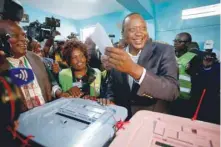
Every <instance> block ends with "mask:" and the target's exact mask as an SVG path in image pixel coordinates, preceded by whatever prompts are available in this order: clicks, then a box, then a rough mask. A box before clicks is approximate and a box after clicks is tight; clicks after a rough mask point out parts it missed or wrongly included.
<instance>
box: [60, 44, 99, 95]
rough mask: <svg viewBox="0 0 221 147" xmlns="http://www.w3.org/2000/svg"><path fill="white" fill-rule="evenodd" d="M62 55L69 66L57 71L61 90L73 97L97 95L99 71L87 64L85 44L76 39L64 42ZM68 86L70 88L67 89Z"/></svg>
mask: <svg viewBox="0 0 221 147" xmlns="http://www.w3.org/2000/svg"><path fill="white" fill-rule="evenodd" d="M64 57H65V60H66V62H67V64H68V65H69V68H67V69H63V70H62V71H61V72H60V73H59V83H60V85H61V87H62V90H63V91H66V92H67V93H69V94H70V95H72V96H74V97H81V96H82V95H89V96H91V97H99V95H100V85H101V72H100V71H99V70H98V69H96V68H91V67H89V66H88V53H87V47H86V46H85V44H83V43H82V42H80V41H78V40H70V41H68V42H66V44H65V47H64ZM72 87H74V88H72ZM70 88H72V90H69V89H70Z"/></svg>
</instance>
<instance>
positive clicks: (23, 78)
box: [9, 68, 34, 87]
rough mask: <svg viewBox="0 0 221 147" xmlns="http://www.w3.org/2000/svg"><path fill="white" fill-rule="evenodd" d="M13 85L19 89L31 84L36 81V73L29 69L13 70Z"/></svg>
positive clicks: (11, 71)
mask: <svg viewBox="0 0 221 147" xmlns="http://www.w3.org/2000/svg"><path fill="white" fill-rule="evenodd" d="M9 75H10V78H11V80H12V83H14V84H15V85H17V86H18V87H21V86H24V85H27V84H29V83H30V82H32V81H33V80H34V73H33V72H32V70H31V69H29V68H13V69H10V70H9Z"/></svg>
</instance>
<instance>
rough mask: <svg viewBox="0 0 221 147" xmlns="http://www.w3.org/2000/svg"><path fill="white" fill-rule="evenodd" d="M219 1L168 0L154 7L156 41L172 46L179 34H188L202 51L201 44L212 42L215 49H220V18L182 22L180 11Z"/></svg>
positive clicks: (204, 18)
mask: <svg viewBox="0 0 221 147" xmlns="http://www.w3.org/2000/svg"><path fill="white" fill-rule="evenodd" d="M217 3H219V0H185V1H181V0H170V1H167V2H164V3H160V4H157V5H155V12H156V13H155V20H156V39H157V40H162V41H165V42H168V43H170V44H173V42H172V40H173V39H174V38H175V36H176V34H178V33H180V32H189V33H190V34H191V35H192V38H193V41H197V42H198V43H199V45H200V48H201V49H203V42H204V41H205V40H208V39H212V40H214V43H215V44H214V46H215V48H216V49H218V50H219V49H220V16H210V17H203V18H196V19H187V20H182V19H181V16H182V10H183V9H188V8H194V7H200V6H206V5H210V4H217Z"/></svg>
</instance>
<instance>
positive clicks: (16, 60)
mask: <svg viewBox="0 0 221 147" xmlns="http://www.w3.org/2000/svg"><path fill="white" fill-rule="evenodd" d="M7 60H8V61H9V62H10V63H11V64H12V65H13V66H14V67H18V66H19V62H20V61H22V62H23V63H24V61H25V56H22V57H20V58H13V57H8V58H7Z"/></svg>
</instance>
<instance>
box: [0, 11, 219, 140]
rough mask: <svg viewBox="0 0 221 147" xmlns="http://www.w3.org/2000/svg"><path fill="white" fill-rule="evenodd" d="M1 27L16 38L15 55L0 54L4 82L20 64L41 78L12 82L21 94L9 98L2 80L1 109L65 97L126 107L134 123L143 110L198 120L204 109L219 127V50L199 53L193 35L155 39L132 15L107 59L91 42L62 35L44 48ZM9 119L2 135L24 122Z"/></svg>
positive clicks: (14, 28) (205, 117)
mask: <svg viewBox="0 0 221 147" xmlns="http://www.w3.org/2000/svg"><path fill="white" fill-rule="evenodd" d="M0 24H1V26H3V25H4V26H5V27H3V28H1V29H3V30H4V32H5V33H6V34H10V38H9V39H8V42H9V43H10V48H9V53H10V54H6V53H4V52H2V51H0V67H1V68H0V75H1V77H3V78H5V79H7V81H8V83H10V77H9V74H8V71H9V70H10V69H12V68H18V67H26V68H30V69H32V71H33V73H34V81H32V82H31V83H29V84H27V85H25V86H22V87H16V85H13V84H12V83H10V84H11V85H13V87H12V86H9V87H11V88H9V89H12V92H13V93H17V94H9V93H10V92H9V91H11V90H9V89H8V88H4V86H5V85H4V82H0V96H1V103H0V104H1V105H2V104H5V103H7V104H10V99H9V98H8V96H10V97H13V98H12V99H16V100H18V101H20V103H19V108H20V109H19V110H17V109H16V114H17V115H19V113H20V112H24V111H27V110H29V109H32V108H34V107H37V106H40V105H43V104H45V103H47V102H50V101H53V100H55V99H58V98H61V97H64V98H87V99H93V100H97V101H98V102H99V103H101V104H104V105H110V104H115V105H120V106H123V107H125V108H127V110H128V117H127V120H129V119H130V118H131V117H132V116H133V115H134V114H135V113H136V112H137V111H139V110H149V111H155V112H161V113H167V114H172V115H177V116H181V117H187V118H192V117H193V115H194V114H195V111H196V108H197V106H198V105H199V104H200V110H199V113H198V119H199V120H202V121H207V122H212V123H217V124H219V123H220V111H219V109H220V83H219V81H220V63H219V60H218V59H217V58H216V54H214V53H213V52H212V49H209V50H207V51H205V52H203V51H200V49H199V46H198V44H197V43H196V42H193V41H192V37H191V35H190V34H189V33H186V32H183V33H180V34H178V35H177V36H175V39H174V46H171V45H168V44H166V43H159V42H158V41H154V40H152V39H151V38H150V37H149V35H148V32H147V26H146V22H145V20H144V19H143V18H142V16H141V15H140V14H138V13H131V14H129V15H127V16H126V17H125V19H124V20H123V23H122V32H121V33H122V40H121V41H119V42H117V43H115V44H114V47H107V48H106V50H105V55H101V54H100V52H99V51H98V49H97V48H96V44H95V43H94V42H93V41H92V40H91V38H90V37H89V38H87V39H86V41H85V42H84V43H83V42H81V41H80V40H78V39H77V38H71V39H64V40H59V41H56V40H55V37H56V36H57V35H60V33H61V34H62V32H60V33H59V32H57V33H56V34H55V36H51V38H49V39H47V41H46V43H45V44H44V45H43V46H41V44H40V43H39V42H38V41H37V40H35V39H34V38H31V37H29V36H26V34H25V32H24V30H23V29H22V28H21V27H20V26H19V24H18V23H16V22H12V21H10V20H4V21H1V22H0ZM55 44H56V45H55ZM0 80H1V79H0ZM7 81H6V82H7ZM16 89H17V90H16ZM202 95H203V97H202ZM201 98H202V103H199V101H200V99H201ZM1 105H0V109H1V110H2V111H1V113H3V112H7V115H8V116H10V114H9V112H10V110H11V108H10V107H12V106H10V105H7V107H6V108H5V107H2V106H1ZM5 106H6V105H5ZM16 108H18V105H17V103H16ZM3 109H4V110H3ZM6 110H7V111H6ZM2 115H3V116H5V115H6V113H3V114H2ZM4 118H5V120H6V121H1V127H0V129H1V130H0V131H1V132H8V130H7V126H11V127H12V128H13V130H14V129H15V128H16V125H15V124H16V123H15V122H16V120H17V117H14V119H12V120H11V119H10V117H4ZM6 135H7V136H8V134H7V133H6ZM5 138H7V137H5ZM0 144H1V142H0Z"/></svg>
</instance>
